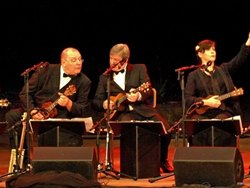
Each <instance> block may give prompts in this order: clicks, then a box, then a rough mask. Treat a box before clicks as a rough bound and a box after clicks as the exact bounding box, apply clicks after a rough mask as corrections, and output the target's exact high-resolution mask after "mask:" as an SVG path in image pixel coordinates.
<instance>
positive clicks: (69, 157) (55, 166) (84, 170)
mask: <svg viewBox="0 0 250 188" xmlns="http://www.w3.org/2000/svg"><path fill="white" fill-rule="evenodd" d="M32 166H33V169H32V170H33V172H34V173H40V172H46V171H57V172H63V171H69V172H73V173H78V174H81V175H83V176H84V177H85V178H87V179H89V180H90V179H92V180H96V179H97V158H96V152H95V148H93V147H34V149H33V158H32Z"/></svg>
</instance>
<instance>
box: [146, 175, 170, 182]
mask: <svg viewBox="0 0 250 188" xmlns="http://www.w3.org/2000/svg"><path fill="white" fill-rule="evenodd" d="M171 176H174V173H171V174H167V175H165V176H159V177H155V178H150V179H149V180H148V182H149V183H154V182H156V181H158V180H162V179H165V178H168V177H171Z"/></svg>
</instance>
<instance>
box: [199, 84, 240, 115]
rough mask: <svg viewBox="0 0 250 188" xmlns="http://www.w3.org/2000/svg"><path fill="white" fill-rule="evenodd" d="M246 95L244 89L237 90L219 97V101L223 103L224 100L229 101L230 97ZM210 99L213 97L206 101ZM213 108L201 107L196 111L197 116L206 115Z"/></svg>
mask: <svg viewBox="0 0 250 188" xmlns="http://www.w3.org/2000/svg"><path fill="white" fill-rule="evenodd" d="M243 94H244V91H243V89H242V88H239V89H236V90H234V91H231V92H229V93H226V94H224V95H220V96H219V97H218V99H219V100H220V101H222V100H225V99H227V98H229V97H236V96H239V95H243ZM210 97H212V96H208V97H206V99H208V98H210ZM210 108H211V107H209V106H201V107H199V108H197V109H196V110H195V111H196V113H197V114H200V115H201V114H204V113H205V112H206V111H207V110H208V109H210Z"/></svg>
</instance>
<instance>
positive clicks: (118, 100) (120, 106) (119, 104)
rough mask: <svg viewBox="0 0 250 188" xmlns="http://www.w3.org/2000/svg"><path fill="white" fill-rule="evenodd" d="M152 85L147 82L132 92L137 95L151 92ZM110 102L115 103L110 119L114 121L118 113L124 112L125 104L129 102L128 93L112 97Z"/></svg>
mask: <svg viewBox="0 0 250 188" xmlns="http://www.w3.org/2000/svg"><path fill="white" fill-rule="evenodd" d="M149 87H150V83H149V82H146V83H143V84H141V85H140V86H139V87H138V88H136V89H135V90H133V91H132V93H136V92H138V91H143V92H147V91H148V90H149ZM110 100H111V101H112V102H114V105H115V106H114V109H112V110H111V111H110V119H112V118H113V117H114V116H115V114H116V112H117V111H123V110H124V108H125V107H124V102H125V101H126V100H127V96H126V93H119V94H118V95H116V96H110ZM106 116H107V114H106V113H105V115H104V117H106Z"/></svg>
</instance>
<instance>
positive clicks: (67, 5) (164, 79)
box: [0, 0, 250, 114]
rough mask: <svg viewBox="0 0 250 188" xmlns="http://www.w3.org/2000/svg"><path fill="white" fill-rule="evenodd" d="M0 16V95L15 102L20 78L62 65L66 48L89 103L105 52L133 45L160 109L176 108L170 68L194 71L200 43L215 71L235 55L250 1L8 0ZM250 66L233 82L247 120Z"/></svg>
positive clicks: (248, 25) (248, 20)
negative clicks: (76, 59)
mask: <svg viewBox="0 0 250 188" xmlns="http://www.w3.org/2000/svg"><path fill="white" fill-rule="evenodd" d="M0 12H1V13H0V19H1V34H0V36H1V41H0V46H1V50H0V57H1V59H0V61H1V74H0V91H1V98H8V99H9V100H10V101H11V102H12V103H13V102H15V97H16V96H17V93H18V92H19V91H20V89H21V87H22V85H23V83H24V78H23V77H22V76H21V73H22V72H23V71H24V70H26V69H27V68H30V67H32V66H33V65H35V64H37V63H39V62H41V61H48V62H49V63H59V58H60V53H61V51H62V50H63V49H64V48H65V47H69V46H73V47H76V48H78V49H79V50H80V51H81V53H82V56H83V58H84V60H85V61H84V65H83V72H84V73H86V74H87V75H88V76H89V78H90V79H91V80H92V82H93V87H92V91H91V94H90V98H91V97H93V95H94V92H95V89H96V85H97V82H98V76H99V75H100V74H102V73H103V72H104V71H105V70H106V69H107V68H108V60H109V49H110V48H111V47H112V46H113V45H114V44H116V43H120V42H122V43H127V44H128V45H129V46H130V49H131V63H145V64H146V65H147V67H148V71H149V74H150V77H151V81H152V83H153V86H154V87H155V88H156V89H157V91H158V99H159V100H158V101H159V102H161V103H167V102H169V101H180V100H181V88H180V82H179V80H178V74H177V73H176V72H175V69H176V68H179V67H182V66H189V65H193V64H196V57H195V54H194V47H195V45H196V44H197V43H198V42H199V41H200V40H203V39H205V38H209V39H212V40H215V41H217V53H218V57H217V64H220V63H222V62H223V61H228V60H230V59H231V58H232V57H233V56H234V55H235V54H236V53H237V52H238V50H239V48H240V46H241V45H242V44H243V43H244V42H245V41H246V39H247V36H248V33H249V31H250V16H249V5H248V3H247V0H237V1H232V2H231V1H227V2H224V1H192V2H191V1H180V0H172V1H164V0H161V1H157V0H154V1H152V0H147V1H137V0H131V1H129V0H103V1H102V0H84V1H80V0H71V1H52V0H41V1H39V0H36V1H11V0H10V1H8V2H5V3H4V5H3V4H2V5H1V8H0ZM249 63H250V60H249V61H248V65H247V64H246V65H244V66H243V67H242V69H241V70H240V72H238V74H237V75H233V76H234V80H235V85H236V86H237V87H243V88H244V91H245V93H244V96H242V97H241V98H242V100H243V102H242V103H243V106H242V108H243V110H244V112H245V114H248V111H250V107H248V98H249V97H248V96H249V93H250V89H249V79H250V75H249V71H248V67H247V66H249ZM187 74H188V73H187V72H185V74H184V78H186V75H187Z"/></svg>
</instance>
